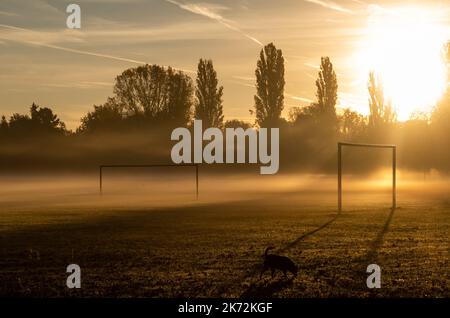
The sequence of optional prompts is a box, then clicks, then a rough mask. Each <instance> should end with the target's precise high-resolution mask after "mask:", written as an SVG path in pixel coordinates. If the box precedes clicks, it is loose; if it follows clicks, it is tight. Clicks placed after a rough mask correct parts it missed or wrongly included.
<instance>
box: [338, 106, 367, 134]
mask: <svg viewBox="0 0 450 318" xmlns="http://www.w3.org/2000/svg"><path fill="white" fill-rule="evenodd" d="M339 117H340V118H339V119H340V120H339V121H340V123H341V133H342V134H343V135H344V136H346V137H348V138H350V139H353V138H355V137H360V136H361V134H362V133H363V132H364V130H365V128H366V118H365V117H364V116H363V115H361V114H359V113H357V112H355V111H352V110H351V109H349V108H346V109H345V110H344V113H343V114H342V115H341V116H339Z"/></svg>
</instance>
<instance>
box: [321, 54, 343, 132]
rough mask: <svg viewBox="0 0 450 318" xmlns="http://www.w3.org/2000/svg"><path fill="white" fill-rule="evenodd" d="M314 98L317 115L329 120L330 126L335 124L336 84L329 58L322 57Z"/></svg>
mask: <svg viewBox="0 0 450 318" xmlns="http://www.w3.org/2000/svg"><path fill="white" fill-rule="evenodd" d="M316 88H317V92H316V97H317V104H316V105H317V107H318V114H319V115H320V116H321V117H323V119H326V120H329V121H330V123H331V124H332V125H336V124H337V117H336V102H337V91H338V84H337V78H336V73H335V72H334V69H333V64H332V63H331V61H330V58H329V57H322V58H321V62H320V71H319V78H318V79H317V80H316Z"/></svg>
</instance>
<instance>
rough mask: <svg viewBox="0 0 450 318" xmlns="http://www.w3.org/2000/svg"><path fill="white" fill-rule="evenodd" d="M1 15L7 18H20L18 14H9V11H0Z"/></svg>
mask: <svg viewBox="0 0 450 318" xmlns="http://www.w3.org/2000/svg"><path fill="white" fill-rule="evenodd" d="M0 15H3V16H7V17H18V16H19V15H18V14H17V13H12V12H7V11H0Z"/></svg>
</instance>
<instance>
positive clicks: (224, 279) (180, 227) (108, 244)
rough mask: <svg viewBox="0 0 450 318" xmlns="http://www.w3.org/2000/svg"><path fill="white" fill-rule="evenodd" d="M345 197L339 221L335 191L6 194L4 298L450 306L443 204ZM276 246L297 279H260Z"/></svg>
mask: <svg viewBox="0 0 450 318" xmlns="http://www.w3.org/2000/svg"><path fill="white" fill-rule="evenodd" d="M219 197H220V196H219ZM347 197H348V199H346V201H344V202H345V204H346V205H347V206H346V208H345V210H344V211H343V212H342V213H341V214H337V213H336V207H335V193H334V192H333V191H330V192H323V193H321V192H317V191H311V192H307V191H306V192H305V191H303V192H301V194H299V193H297V192H296V191H280V192H278V193H265V194H264V195H248V196H246V195H244V196H231V195H230V196H229V197H228V199H227V200H224V199H223V198H222V200H219V199H217V198H215V199H208V200H206V199H204V200H202V199H201V200H200V201H198V202H196V201H193V200H185V202H184V204H182V205H181V204H179V203H175V202H171V201H170V200H168V201H169V202H168V203H167V204H164V205H162V204H158V205H153V206H151V205H150V204H149V205H147V204H141V205H132V204H130V205H129V204H127V201H126V200H117V197H116V200H117V201H114V200H113V196H112V195H111V197H109V198H108V196H106V197H103V198H101V199H99V200H98V201H95V202H89V201H87V199H86V198H87V196H81V195H80V196H75V195H73V196H72V197H71V199H70V200H69V199H67V197H66V198H65V199H64V200H61V201H60V202H58V201H57V200H53V199H52V200H51V201H52V204H48V203H45V202H47V201H48V200H50V199H49V198H45V199H42V198H41V199H37V198H34V199H33V200H32V199H29V200H19V198H20V196H19V195H18V196H17V197H14V196H12V195H9V196H8V198H15V199H14V200H12V199H10V200H9V201H8V200H6V199H5V198H3V201H2V211H1V216H0V242H1V244H0V246H1V248H0V296H3V297H4V296H33V297H44V296H50V297H68V296H69V297H248V298H252V297H342V296H344V297H410V296H414V297H416V296H417V297H450V271H449V265H450V242H449V237H450V204H449V202H448V201H447V199H446V197H445V196H430V195H428V196H426V198H424V197H420V196H417V195H416V193H414V192H412V193H410V194H409V195H408V196H407V195H406V192H405V193H400V195H399V208H398V209H397V210H395V211H392V210H391V209H390V208H389V197H388V196H387V197H386V196H384V197H383V200H379V199H378V198H377V197H376V196H374V197H368V196H367V195H363V196H361V197H360V198H359V200H358V197H357V195H356V194H355V195H354V196H353V197H351V195H350V194H348V195H347ZM109 199H110V200H109ZM350 199H352V200H354V201H355V202H358V205H350V206H349V201H350ZM46 200H47V201H46ZM69 201H70V202H69ZM105 202H108V204H106V203H105ZM111 202H114V203H113V204H111ZM269 245H273V246H275V247H276V249H275V251H274V252H275V253H280V254H283V255H287V256H289V257H291V258H292V259H293V260H294V261H295V262H296V263H297V264H298V265H299V275H298V276H297V278H295V279H293V280H292V279H286V278H284V277H283V276H282V274H281V273H278V275H277V276H276V277H275V278H273V279H272V278H271V277H270V274H269V272H267V273H266V274H265V275H264V276H263V279H262V280H260V279H259V271H260V268H261V264H262V254H263V252H264V249H265V248H266V247H267V246H269ZM71 263H76V264H78V265H80V266H81V271H82V274H81V277H82V288H81V289H72V290H70V289H68V288H67V287H66V278H67V275H68V274H66V272H65V270H66V267H67V265H68V264H71ZM371 263H376V264H378V265H380V266H381V268H382V288H381V289H372V290H369V289H368V288H367V287H366V278H367V275H368V274H366V268H367V265H369V264H371Z"/></svg>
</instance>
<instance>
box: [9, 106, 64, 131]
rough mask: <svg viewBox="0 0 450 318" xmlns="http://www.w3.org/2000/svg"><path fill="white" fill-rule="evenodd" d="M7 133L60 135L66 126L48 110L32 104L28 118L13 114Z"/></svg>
mask: <svg viewBox="0 0 450 318" xmlns="http://www.w3.org/2000/svg"><path fill="white" fill-rule="evenodd" d="M8 131H9V132H10V133H12V134H13V135H28V136H35V135H39V134H62V133H65V132H67V131H66V125H65V124H64V123H63V122H62V121H61V120H60V119H59V118H58V116H57V115H56V114H54V113H53V111H52V110H51V109H50V108H47V107H40V106H38V105H36V104H35V103H33V104H32V105H31V107H30V116H29V115H21V114H18V113H15V114H13V115H12V116H11V118H10V119H9V124H8Z"/></svg>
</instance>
